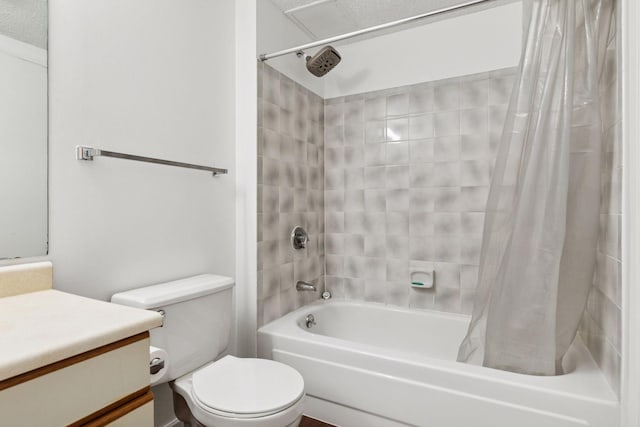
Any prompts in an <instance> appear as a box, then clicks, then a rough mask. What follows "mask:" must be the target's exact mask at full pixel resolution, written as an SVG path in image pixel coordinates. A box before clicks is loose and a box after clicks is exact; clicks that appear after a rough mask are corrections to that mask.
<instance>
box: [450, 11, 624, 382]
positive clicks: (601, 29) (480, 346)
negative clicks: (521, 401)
mask: <svg viewBox="0 0 640 427" xmlns="http://www.w3.org/2000/svg"><path fill="white" fill-rule="evenodd" d="M613 5H614V0H529V1H525V8H524V10H525V21H524V22H525V29H524V38H523V52H522V56H521V61H520V69H519V76H518V79H517V82H516V86H515V87H514V92H513V94H512V97H511V102H510V106H509V110H508V112H507V118H506V121H505V128H504V132H503V135H502V140H501V143H500V147H499V149H498V156H497V160H496V165H495V168H494V172H493V177H492V182H491V189H490V192H489V200H488V203H487V211H486V218H485V225H484V235H483V242H482V252H481V258H480V272H479V278H478V286H477V289H476V300H475V306H474V310H473V316H472V320H471V324H470V326H469V330H468V332H467V335H466V337H465V338H464V340H463V342H462V344H461V345H460V349H459V353H458V360H459V361H463V362H468V363H475V364H481V365H484V366H488V367H491V368H497V369H504V370H508V371H514V372H520V373H526V374H534V375H556V374H559V373H561V372H562V358H563V356H564V354H565V353H566V351H567V349H568V347H569V346H570V345H571V342H572V341H573V339H574V337H575V334H576V331H577V329H578V326H579V323H580V320H581V317H582V312H583V310H584V307H585V305H586V301H587V297H588V293H589V290H590V288H591V283H592V278H593V272H594V265H595V254H596V244H597V238H598V224H599V205H600V153H601V144H602V125H601V119H600V100H599V87H598V82H599V80H600V79H599V76H600V73H601V72H602V62H603V57H604V51H605V47H606V41H607V36H608V32H609V26H610V24H611V20H612V17H613Z"/></svg>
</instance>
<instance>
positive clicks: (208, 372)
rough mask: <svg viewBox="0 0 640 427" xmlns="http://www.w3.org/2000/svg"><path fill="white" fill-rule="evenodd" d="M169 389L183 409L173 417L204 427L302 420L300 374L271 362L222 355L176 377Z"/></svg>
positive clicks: (280, 425) (272, 425)
mask: <svg viewBox="0 0 640 427" xmlns="http://www.w3.org/2000/svg"><path fill="white" fill-rule="evenodd" d="M171 388H172V389H173V391H174V392H175V393H177V394H178V395H179V396H180V397H181V398H182V399H175V400H177V405H186V406H187V408H184V407H180V408H179V410H178V411H176V412H177V413H178V415H179V418H180V419H181V420H182V421H185V422H189V418H191V419H195V420H197V421H198V422H199V423H200V424H201V425H203V426H206V427H242V426H255V427H284V426H286V427H290V426H291V427H296V426H297V425H298V424H299V422H300V418H301V417H302V412H303V403H304V382H303V380H302V376H301V375H300V374H299V373H298V372H297V371H296V370H295V369H293V368H291V367H289V366H287V365H284V364H282V363H278V362H274V361H271V360H263V359H240V358H236V357H233V356H225V357H223V358H222V359H220V360H219V361H216V362H213V363H211V364H209V365H206V366H204V367H202V368H200V369H198V370H196V371H194V372H193V373H189V374H187V375H184V376H182V377H180V378H178V379H176V380H175V381H174V382H173V383H172V384H171ZM185 409H188V412H184V411H185Z"/></svg>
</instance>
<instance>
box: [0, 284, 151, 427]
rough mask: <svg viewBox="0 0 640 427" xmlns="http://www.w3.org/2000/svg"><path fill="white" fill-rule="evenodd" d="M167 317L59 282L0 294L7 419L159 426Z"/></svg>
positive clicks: (44, 426) (1, 396)
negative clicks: (155, 381) (155, 352)
mask: <svg viewBox="0 0 640 427" xmlns="http://www.w3.org/2000/svg"><path fill="white" fill-rule="evenodd" d="M161 325H162V316H160V314H158V313H156V312H154V311H149V310H140V309H135V308H131V307H124V306H120V305H117V304H111V303H108V302H104V301H97V300H94V299H90V298H84V297H80V296H77V295H72V294H68V293H65V292H60V291H56V290H53V289H49V290H43V291H37V292H29V293H25V294H20V295H15V296H8V297H4V298H0V426H11V427H22V426H24V427H33V426H38V427H58V426H92V427H98V426H124V427H129V426H130V427H153V394H152V393H151V389H150V385H149V380H150V378H149V330H150V329H152V328H155V327H159V326H161Z"/></svg>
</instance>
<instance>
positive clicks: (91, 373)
mask: <svg viewBox="0 0 640 427" xmlns="http://www.w3.org/2000/svg"><path fill="white" fill-rule="evenodd" d="M147 392H149V333H148V332H145V333H142V334H138V335H135V336H133V337H129V338H126V339H124V340H120V341H117V342H115V343H112V344H108V345H105V346H102V347H99V348H96V349H94V350H91V351H88V352H86V353H81V354H79V355H76V356H73V357H70V358H68V359H64V360H61V361H59V362H56V363H53V364H51V365H47V366H44V367H42V368H39V369H36V370H33V371H30V372H27V373H24V374H21V375H18V376H16V377H13V378H9V379H7V380H4V381H2V382H0V414H2V423H3V425H10V426H16V427H18V426H25V427H27V426H34V425H39V426H66V425H84V424H86V423H88V422H90V421H92V420H94V419H99V418H100V417H102V416H104V415H105V413H108V412H110V411H114V410H115V409H116V408H118V407H121V406H122V405H124V404H126V403H127V402H129V401H132V400H134V399H137V398H140V397H141V396H143V395H146V393H147ZM149 393H150V392H149ZM149 403H150V404H151V405H152V403H151V402H149ZM136 409H137V408H136ZM142 412H144V411H142ZM114 425H118V424H114ZM121 425H127V424H121Z"/></svg>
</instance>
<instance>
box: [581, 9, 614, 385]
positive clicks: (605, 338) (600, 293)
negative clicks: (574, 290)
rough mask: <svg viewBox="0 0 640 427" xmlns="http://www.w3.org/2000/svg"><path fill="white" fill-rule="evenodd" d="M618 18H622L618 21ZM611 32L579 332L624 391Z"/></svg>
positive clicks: (602, 85)
mask: <svg viewBox="0 0 640 427" xmlns="http://www.w3.org/2000/svg"><path fill="white" fill-rule="evenodd" d="M618 22H619V21H618ZM616 28H618V26H617V25H615V26H614V27H613V28H612V29H611V32H610V35H609V41H608V48H607V53H606V56H605V67H604V72H603V73H602V75H601V76H602V77H601V80H600V86H601V91H600V92H601V103H602V117H603V122H604V127H603V129H604V133H603V138H604V146H603V153H602V198H601V202H600V235H599V242H598V255H597V263H596V273H595V275H594V282H593V287H592V289H591V293H590V295H589V301H588V303H587V309H586V312H585V315H584V318H583V321H582V325H581V331H580V333H581V335H582V338H583V339H584V341H585V343H586V344H587V347H588V348H589V350H590V351H591V354H592V355H593V357H594V359H595V360H596V362H597V363H598V364H599V365H600V367H601V368H602V370H603V372H604V373H605V376H606V377H607V380H608V381H609V383H610V384H611V386H612V388H613V389H614V391H615V392H616V393H618V394H619V393H620V367H621V349H622V338H621V335H622V326H621V325H622V320H621V319H622V316H621V309H620V307H621V294H622V280H621V279H622V263H621V229H622V120H621V102H620V81H621V79H620V71H619V70H620V67H618V64H620V63H621V62H620V56H619V55H620V51H621V50H620V42H621V40H620V37H619V33H618V32H617V30H616Z"/></svg>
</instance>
